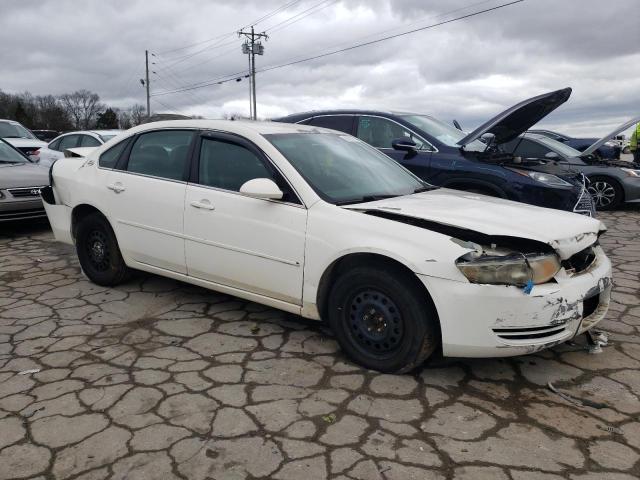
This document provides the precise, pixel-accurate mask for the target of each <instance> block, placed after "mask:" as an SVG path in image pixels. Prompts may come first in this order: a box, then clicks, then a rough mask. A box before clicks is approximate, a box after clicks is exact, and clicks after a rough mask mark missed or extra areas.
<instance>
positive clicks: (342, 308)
mask: <svg viewBox="0 0 640 480" xmlns="http://www.w3.org/2000/svg"><path fill="white" fill-rule="evenodd" d="M329 324H330V326H331V328H332V330H333V331H334V333H335V334H336V337H337V340H338V342H339V343H340V346H341V347H342V349H343V350H344V351H345V352H346V353H347V354H348V355H349V356H350V357H351V358H352V359H354V360H355V361H356V362H357V363H359V364H361V365H362V366H364V367H366V368H369V369H373V370H378V371H381V372H388V373H404V372H408V371H410V370H412V369H413V368H415V367H417V366H419V365H420V364H421V363H422V362H424V360H426V359H427V357H429V356H430V355H431V354H432V353H433V352H434V351H435V349H436V348H437V346H438V343H439V338H438V318H437V314H436V311H435V307H434V306H433V303H432V302H431V299H430V298H429V297H428V295H427V294H426V293H425V292H424V291H423V290H422V289H420V288H418V286H417V285H416V283H415V281H413V279H411V278H410V276H409V275H408V274H405V273H404V272H402V271H396V269H393V268H392V269H386V268H372V267H356V268H353V269H351V270H349V271H347V272H345V273H344V274H342V275H341V276H340V277H339V278H338V280H337V281H336V282H335V284H334V286H333V288H332V289H331V293H330V296H329Z"/></svg>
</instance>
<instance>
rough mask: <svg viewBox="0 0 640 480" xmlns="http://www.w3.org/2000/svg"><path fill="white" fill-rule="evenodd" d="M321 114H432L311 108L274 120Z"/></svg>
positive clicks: (295, 118)
mask: <svg viewBox="0 0 640 480" xmlns="http://www.w3.org/2000/svg"><path fill="white" fill-rule="evenodd" d="M320 115H395V116H399V115H420V116H425V117H429V116H430V115H428V114H424V113H416V112H403V111H397V110H371V109H357V108H340V109H331V110H310V111H307V112H300V113H293V114H291V115H286V116H284V117H278V118H274V120H276V121H277V120H289V121H291V120H294V121H300V120H306V119H307V118H311V117H317V116H320Z"/></svg>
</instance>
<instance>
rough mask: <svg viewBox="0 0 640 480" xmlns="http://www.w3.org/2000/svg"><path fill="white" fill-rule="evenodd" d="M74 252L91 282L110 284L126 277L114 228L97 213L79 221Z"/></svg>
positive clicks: (127, 269) (126, 270)
mask: <svg viewBox="0 0 640 480" xmlns="http://www.w3.org/2000/svg"><path fill="white" fill-rule="evenodd" d="M76 252H77V253H78V259H79V260H80V266H81V267H82V271H83V272H84V274H85V275H86V276H87V278H88V279H89V280H91V281H92V282H93V283H96V284H98V285H102V286H104V287H112V286H114V285H118V284H120V283H122V282H123V281H125V280H126V279H127V277H128V276H129V273H130V271H129V268H128V267H127V265H126V264H125V263H124V260H123V258H122V254H121V253H120V248H119V247H118V241H117V240H116V236H115V234H114V233H113V229H112V228H111V225H109V222H108V221H107V219H106V218H104V216H102V215H101V214H99V213H92V214H90V215H88V216H86V217H85V218H83V219H82V220H81V221H80V224H79V225H78V229H77V233H76Z"/></svg>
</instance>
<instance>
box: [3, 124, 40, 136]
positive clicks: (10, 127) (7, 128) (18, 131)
mask: <svg viewBox="0 0 640 480" xmlns="http://www.w3.org/2000/svg"><path fill="white" fill-rule="evenodd" d="M0 137H2V138H33V139H35V138H36V137H35V135H34V134H32V133H31V132H30V131H29V130H27V129H26V128H24V127H23V126H22V125H20V124H19V123H9V122H0Z"/></svg>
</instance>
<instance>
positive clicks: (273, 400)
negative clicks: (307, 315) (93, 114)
mask: <svg viewBox="0 0 640 480" xmlns="http://www.w3.org/2000/svg"><path fill="white" fill-rule="evenodd" d="M601 218H602V219H604V221H605V222H606V224H607V225H608V227H609V232H608V234H607V235H606V236H605V237H604V238H603V240H602V242H603V244H604V246H605V248H606V250H607V252H608V254H609V255H610V257H611V259H612V261H613V263H614V265H615V275H614V276H615V290H614V294H613V300H614V301H613V303H612V305H611V310H610V313H609V315H608V318H607V320H606V321H605V322H603V323H602V324H601V327H602V328H603V329H604V330H606V331H608V332H610V333H611V337H610V338H611V345H610V346H608V347H606V348H604V351H603V353H601V354H599V355H590V354H588V353H587V352H586V351H585V350H584V349H583V346H582V344H581V343H577V344H574V345H562V346H559V347H557V348H554V349H553V350H549V351H545V352H541V353H539V354H536V355H531V356H526V357H518V358H513V359H505V360H455V359H447V360H442V359H439V360H438V359H436V360H433V361H431V362H429V363H428V364H427V365H425V366H424V367H423V368H422V369H420V370H419V371H417V372H415V374H413V375H404V376H392V375H382V374H379V373H376V372H371V371H366V370H363V369H361V368H359V367H357V366H355V365H353V364H352V363H350V362H349V361H348V360H347V359H346V358H345V357H344V356H343V354H342V353H341V352H340V351H339V349H338V347H337V344H336V342H335V341H334V340H333V339H332V337H331V335H330V333H329V332H328V331H327V330H326V329H325V328H324V327H322V326H321V325H320V324H318V323H313V322H307V321H304V320H302V319H299V318H297V317H294V316H290V315H288V314H284V313H282V312H279V311H276V310H272V309H268V308H265V307H262V306H260V305H256V304H252V303H248V302H245V301H241V300H238V299H236V298H232V297H228V296H224V295H220V294H217V293H215V292H210V291H207V290H203V289H200V288H194V287H191V286H188V285H185V284H181V283H178V282H174V281H171V280H166V279H163V278H160V277H155V276H150V275H143V274H140V275H138V276H136V277H135V278H134V279H133V280H131V281H130V282H129V283H127V284H126V285H123V286H121V287H119V288H113V289H110V288H102V287H98V286H96V285H93V284H91V283H89V282H88V281H87V280H86V279H85V278H84V277H83V276H82V275H81V273H80V270H79V268H78V263H77V260H76V256H75V251H74V250H73V249H72V248H70V247H67V246H63V245H60V244H57V243H55V242H54V241H53V237H52V235H51V233H50V232H49V229H48V225H47V224H46V222H45V223H42V224H40V225H36V226H30V227H27V226H13V227H7V226H5V225H2V226H0V480H4V479H16V478H38V479H53V478H56V479H71V478H73V479H76V478H77V479H83V480H89V479H92V480H100V479H104V478H117V479H136V480H137V479H175V478H183V479H190V480H205V479H216V480H219V479H224V480H227V479H229V480H235V479H255V478H273V479H283V480H285V479H291V480H298V479H304V480H315V479H325V478H336V479H358V480H378V479H385V480H410V479H420V480H423V479H444V478H456V479H474V480H475V479H483V480H484V479H500V480H502V479H512V480H538V479H543V480H555V479H561V478H570V479H575V480H578V479H580V480H596V479H605V478H606V479H612V480H627V479H628V480H632V479H637V478H638V477H639V476H640V422H639V421H638V414H640V400H639V397H640V373H639V370H638V369H639V367H640V285H639V280H640V241H639V237H640V210H639V209H637V208H635V209H632V208H628V209H626V210H624V211H622V212H617V213H612V214H602V215H601ZM548 382H553V385H554V386H555V387H556V388H557V389H558V391H559V392H561V393H564V394H566V395H568V397H563V396H561V395H558V394H556V393H553V392H551V391H550V390H549V389H548V387H547V383H548Z"/></svg>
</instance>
